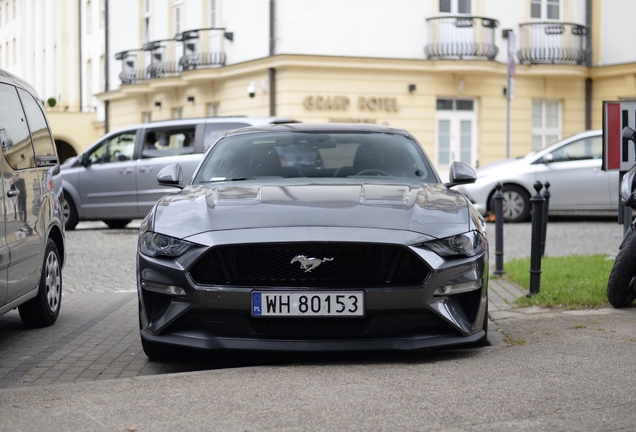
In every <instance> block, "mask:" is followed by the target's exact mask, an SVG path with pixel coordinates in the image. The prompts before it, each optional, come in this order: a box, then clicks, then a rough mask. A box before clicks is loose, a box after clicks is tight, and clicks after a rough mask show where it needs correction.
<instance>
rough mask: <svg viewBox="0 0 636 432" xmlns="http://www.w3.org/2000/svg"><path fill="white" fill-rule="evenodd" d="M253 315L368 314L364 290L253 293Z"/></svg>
mask: <svg viewBox="0 0 636 432" xmlns="http://www.w3.org/2000/svg"><path fill="white" fill-rule="evenodd" d="M252 316H364V292H360V291H348V292H324V291H321V292H311V291H309V292H308V291H303V292H287V291H270V292H262V291H255V292H252Z"/></svg>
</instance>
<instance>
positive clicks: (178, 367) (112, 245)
mask: <svg viewBox="0 0 636 432" xmlns="http://www.w3.org/2000/svg"><path fill="white" fill-rule="evenodd" d="M139 222H140V221H135V222H133V223H132V224H130V225H129V227H127V228H126V229H121V230H109V229H106V226H105V225H104V224H102V223H100V222H95V223H93V222H91V223H87V222H84V223H81V224H80V225H78V229H76V230H75V231H70V232H68V233H67V264H66V266H65V267H64V272H63V277H64V288H63V289H64V297H63V300H62V309H61V313H60V317H59V319H58V321H57V323H56V324H55V325H54V326H51V327H46V328H41V329H34V330H26V329H25V328H24V326H23V325H22V322H21V320H20V317H19V315H18V312H17V311H11V312H9V313H7V314H5V315H3V316H0V389H2V388H12V387H25V386H40V385H46V384H57V383H66V382H80V381H94V380H102V379H110V378H123V377H135V376H141V375H155V374H164V373H171V372H185V371H193V370H207V369H215V368H227V367H236V366H247V365H256V364H261V365H262V364H275V363H280V362H285V363H290V362H293V361H295V360H296V358H293V359H292V358H291V357H290V356H283V357H276V356H273V357H264V356H259V357H258V358H257V359H254V358H251V359H249V360H246V359H245V358H243V357H244V356H238V355H237V356H232V355H224V356H223V357H214V358H209V357H205V358H202V357H200V356H199V357H196V356H195V357H192V358H190V360H191V361H181V362H165V363H163V362H150V361H149V360H148V358H147V357H146V356H145V355H144V354H143V351H142V349H141V343H140V340H139V330H138V318H137V296H136V283H135V253H136V240H137V233H138V231H137V228H138V226H139ZM504 228H505V229H504V245H505V246H504V248H505V249H504V252H505V254H504V258H505V260H509V259H512V258H517V257H523V256H528V255H529V254H530V224H511V225H506V226H505V227H504ZM488 230H489V233H490V240H491V247H493V248H494V224H489V226H488ZM621 237H622V227H621V226H620V225H617V224H616V223H614V222H607V221H603V222H555V223H550V224H549V226H548V242H547V245H546V254H547V255H555V256H556V255H569V254H572V253H581V254H588V253H606V254H613V253H616V251H617V250H618V245H619V244H620V240H621ZM491 264H492V265H493V266H494V249H492V250H491ZM521 295H522V294H521ZM515 296H516V297H518V296H519V291H518V288H517V287H514V286H508V285H505V284H502V283H499V282H494V283H492V284H491V305H490V311H491V313H492V312H493V311H497V312H502V311H503V312H505V309H510V306H509V305H510V302H511V301H512V300H514V298H515ZM492 333H497V332H491V334H492ZM489 339H490V336H489ZM491 343H492V340H491ZM299 359H300V360H302V356H301V357H300V358H299Z"/></svg>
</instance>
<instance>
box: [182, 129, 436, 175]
mask: <svg viewBox="0 0 636 432" xmlns="http://www.w3.org/2000/svg"><path fill="white" fill-rule="evenodd" d="M263 177H272V178H277V177H278V178H297V177H311V178H333V177H336V178H346V177H384V178H396V179H404V180H407V179H408V180H410V181H420V182H428V183H434V182H437V181H438V180H437V177H436V174H435V172H434V170H433V169H432V168H431V164H430V162H429V160H428V158H427V157H426V155H425V154H424V151H423V150H422V149H421V148H420V146H419V144H418V143H417V142H415V141H414V140H412V139H410V138H408V137H405V136H402V135H396V134H390V133H368V132H364V133H362V132H358V133H356V132H353V133H343V132H339V133H323V132H320V133H309V132H279V133H248V134H241V135H235V136H230V137H227V138H224V139H222V140H221V141H219V142H218V143H216V144H215V146H214V147H213V148H212V149H211V150H210V152H209V153H208V154H207V155H206V157H205V160H204V161H203V163H202V165H201V167H200V168H199V171H198V172H197V175H196V177H195V179H194V183H204V182H223V181H238V180H247V179H255V178H263Z"/></svg>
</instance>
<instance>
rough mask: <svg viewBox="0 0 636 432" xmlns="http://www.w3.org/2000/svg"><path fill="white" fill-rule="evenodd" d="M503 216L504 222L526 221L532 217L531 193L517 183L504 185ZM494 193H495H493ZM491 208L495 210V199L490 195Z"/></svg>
mask: <svg viewBox="0 0 636 432" xmlns="http://www.w3.org/2000/svg"><path fill="white" fill-rule="evenodd" d="M501 192H502V193H503V196H504V200H503V217H504V222H512V223H516V222H526V221H527V220H528V219H529V218H530V209H531V206H530V195H529V194H528V192H527V191H526V190H525V189H524V188H522V187H521V186H517V185H504V187H502V188H501ZM493 195H494V194H493ZM490 210H492V211H493V213H494V211H495V204H494V199H493V197H492V196H491V197H490Z"/></svg>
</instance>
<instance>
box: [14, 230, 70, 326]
mask: <svg viewBox="0 0 636 432" xmlns="http://www.w3.org/2000/svg"><path fill="white" fill-rule="evenodd" d="M61 262H62V261H61V260H60V254H59V252H58V250H57V246H56V245H55V242H54V241H53V240H51V239H48V240H47V242H46V251H45V252H44V264H43V265H42V275H41V276H40V286H39V288H38V294H37V296H36V297H35V298H34V299H31V300H29V301H28V302H26V303H24V304H23V305H20V306H19V307H18V311H19V312H20V318H22V322H23V323H24V324H25V325H26V326H27V327H44V326H50V325H51V324H53V323H54V322H55V320H57V316H58V315H59V314H60V305H61V303H62V266H61Z"/></svg>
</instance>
